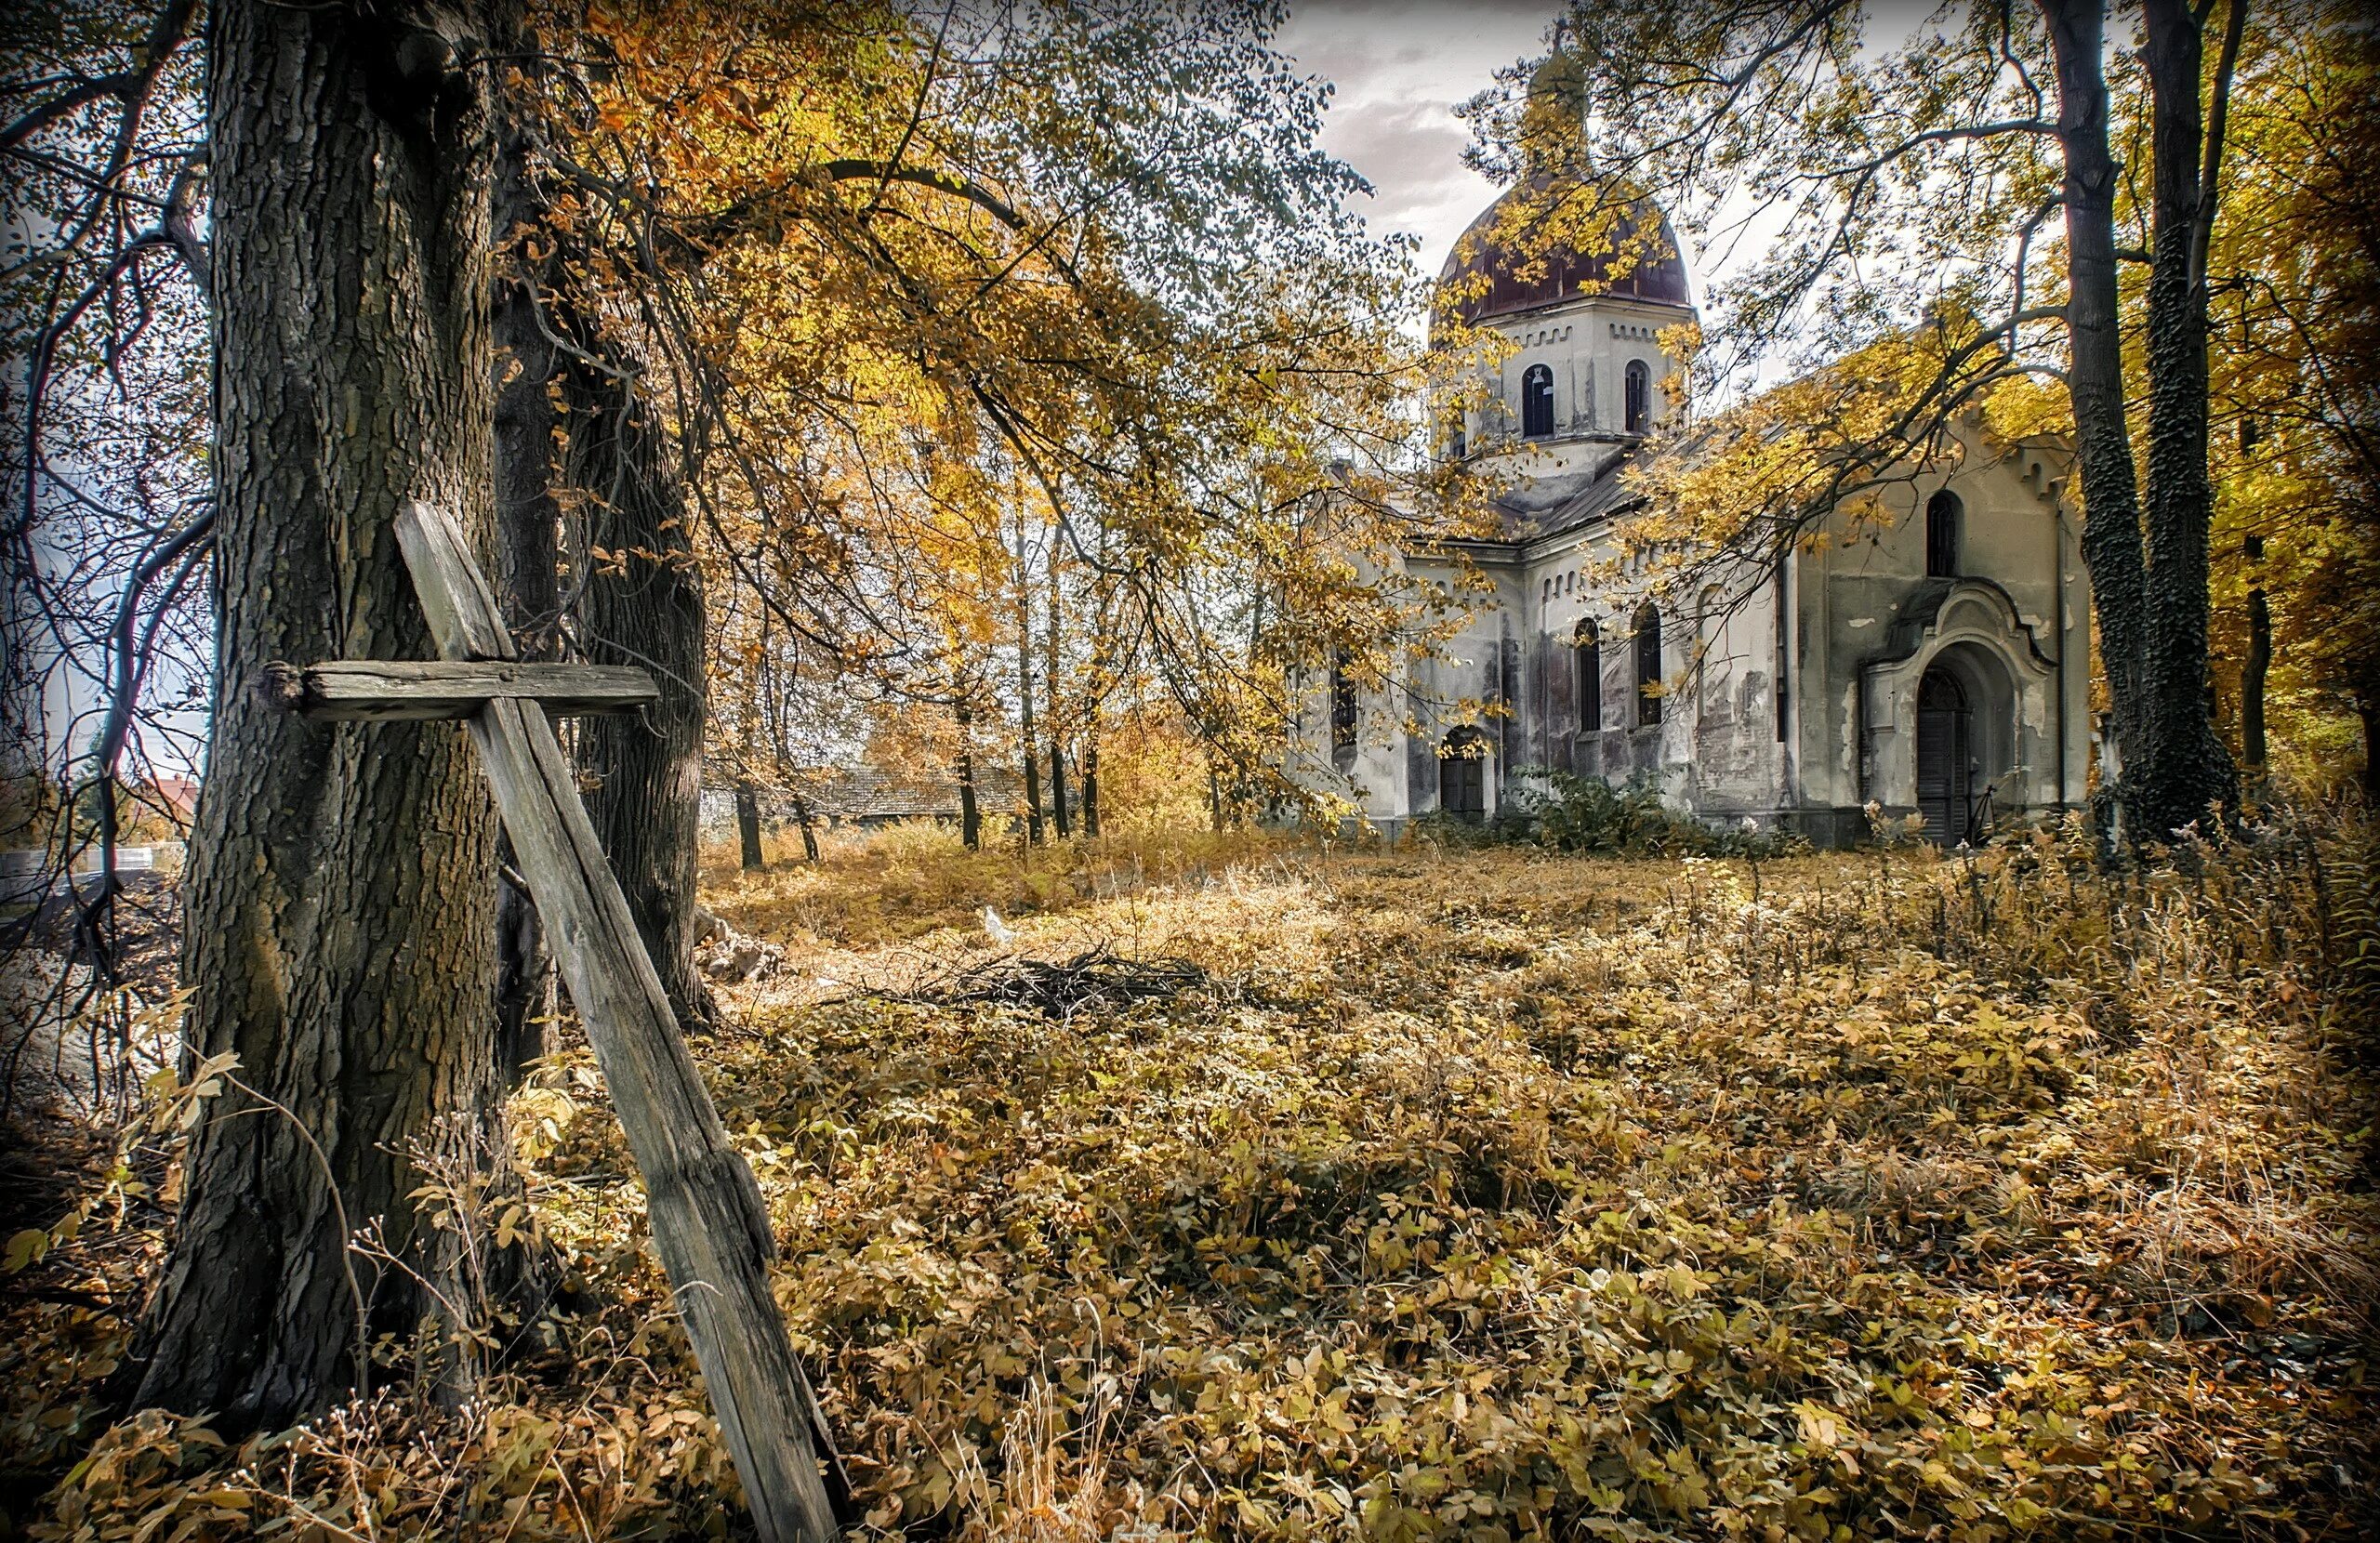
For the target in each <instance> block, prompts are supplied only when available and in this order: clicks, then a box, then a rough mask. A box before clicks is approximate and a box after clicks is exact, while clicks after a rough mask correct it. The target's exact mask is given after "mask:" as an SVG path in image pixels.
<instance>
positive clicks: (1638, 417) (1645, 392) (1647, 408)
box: [1628, 359, 1653, 434]
mask: <svg viewBox="0 0 2380 1543" xmlns="http://www.w3.org/2000/svg"><path fill="white" fill-rule="evenodd" d="M1652 426H1653V372H1652V371H1650V370H1648V369H1646V367H1645V362H1644V361H1643V360H1641V359H1632V360H1630V361H1629V362H1628V431H1629V432H1630V433H1632V434H1641V433H1643V432H1644V431H1645V430H1646V429H1649V428H1651V427H1652Z"/></svg>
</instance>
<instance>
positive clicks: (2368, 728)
mask: <svg viewBox="0 0 2380 1543" xmlns="http://www.w3.org/2000/svg"><path fill="white" fill-rule="evenodd" d="M2356 715H2357V716H2358V717H2360V718H2361V719H2363V807H2364V808H2366V809H2380V695H2367V696H2365V697H2363V698H2362V699H2361V700H2360V702H2358V703H2357V704H2356Z"/></svg>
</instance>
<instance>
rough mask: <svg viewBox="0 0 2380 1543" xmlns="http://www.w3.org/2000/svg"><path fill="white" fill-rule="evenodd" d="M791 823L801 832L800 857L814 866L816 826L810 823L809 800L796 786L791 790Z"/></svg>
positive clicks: (816, 852) (816, 847)
mask: <svg viewBox="0 0 2380 1543" xmlns="http://www.w3.org/2000/svg"><path fill="white" fill-rule="evenodd" d="M793 823H794V824H795V825H796V826H797V827H798V828H799V829H800V832H801V855H802V859H803V860H804V861H805V862H808V863H810V864H813V866H814V865H815V864H817V862H818V827H817V826H816V825H814V824H812V823H811V819H810V800H809V799H807V798H803V797H802V796H801V789H800V787H798V786H797V787H796V788H795V789H794V790H793Z"/></svg>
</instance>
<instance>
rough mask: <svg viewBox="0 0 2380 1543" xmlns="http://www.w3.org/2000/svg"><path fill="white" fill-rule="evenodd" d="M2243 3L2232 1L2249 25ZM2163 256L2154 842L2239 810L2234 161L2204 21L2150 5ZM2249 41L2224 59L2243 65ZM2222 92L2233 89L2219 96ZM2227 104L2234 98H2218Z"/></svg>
mask: <svg viewBox="0 0 2380 1543" xmlns="http://www.w3.org/2000/svg"><path fill="white" fill-rule="evenodd" d="M2241 3H2242V0H2232V6H2231V17H2232V21H2233V24H2234V25H2235V26H2236V25H2237V24H2238V21H2239V20H2240V19H2241V16H2242V15H2243V14H2244V13H2243V12H2242V11H2241V8H2240V7H2241ZM2144 20H2145V21H2146V23H2147V25H2146V28H2145V32H2144V36H2145V40H2146V46H2145V47H2144V48H2143V49H2142V58H2143V60H2144V62H2145V63H2146V64H2147V66H2148V72H2149V98H2150V102H2151V108H2152V112H2151V116H2152V120H2153V121H2152V126H2151V149H2150V161H2151V178H2150V180H2151V186H2152V190H2153V203H2154V213H2153V221H2152V231H2153V242H2154V244H2153V247H2152V250H2151V252H2150V262H2149V297H2148V311H2149V328H2148V331H2149V467H2148V471H2149V475H2148V479H2147V492H2148V509H2147V515H2148V526H2149V566H2148V574H2147V587H2146V588H2145V590H2144V591H2143V601H2144V609H2143V614H2142V617H2141V623H2142V626H2141V647H2142V649H2143V651H2144V652H2143V654H2142V657H2141V666H2142V673H2143V675H2144V676H2145V677H2146V679H2145V682H2144V684H2145V685H2146V688H2147V699H2148V700H2147V705H2146V709H2145V711H2146V718H2147V722H2146V725H2145V727H2146V730H2147V735H2146V737H2147V738H2148V740H2149V745H2150V749H2149V759H2150V762H2151V764H2152V765H2153V766H2154V768H2155V772H2156V774H2155V775H2154V776H2153V777H2152V778H2149V780H2148V781H2147V783H2146V784H2145V785H2142V786H2140V787H2139V788H2138V789H2137V790H2136V791H2135V794H2134V797H2133V800H2132V802H2133V808H2134V811H2135V814H2136V815H2137V816H2138V818H2139V820H2140V823H2141V824H2142V825H2143V826H2144V827H2145V829H2144V830H2143V831H2142V834H2143V835H2145V836H2147V837H2149V838H2151V839H2153V840H2162V839H2164V838H2165V837H2166V836H2167V833H2168V832H2170V831H2174V830H2177V829H2179V828H2181V827H2182V826H2184V825H2187V824H2191V823H2193V822H2203V821H2204V820H2206V819H2207V818H2208V813H2207V811H2208V806H2209V805H2210V804H2220V805H2222V806H2223V807H2224V808H2225V809H2232V808H2234V807H2236V806H2237V804H2238V803H2239V800H2240V783H2239V774H2238V772H2237V770H2236V768H2234V767H2233V765H2232V763H2231V754H2230V752H2229V751H2228V750H2227V749H2226V748H2225V747H2224V745H2223V741H2222V738H2221V736H2219V735H2218V734H2217V733H2216V732H2215V726H2214V724H2213V723H2212V722H2211V721H2210V720H2209V719H2208V716H2207V713H2206V710H2205V703H2206V679H2207V663H2208V661H2207V609H2208V604H2207V533H2208V530H2209V528H2210V527H2211V526H2212V525H2213V523H2214V514H2215V489H2214V485H2213V483H2212V482H2211V481H2210V480H2209V478H2208V476H2207V467H2206V443H2207V426H2206V420H2207V400H2206V393H2207V370H2206V341H2207V324H2206V275H2205V270H2204V269H2205V250H2206V246H2205V235H2206V232H2207V231H2208V229H2209V227H2210V226H2211V225H2212V224H2213V221H2214V218H2215V187H2216V176H2215V174H2216V171H2217V169H2218V167H2219V165H2220V161H2221V155H2222V135H2221V127H2220V123H2221V118H2220V109H2219V107H2218V112H2217V117H2216V120H2215V128H2214V130H2213V132H2212V133H2210V131H2209V125H2208V122H2207V120H2206V118H2205V115H2204V114H2203V112H2202V110H2201V93H2202V89H2203V76H2204V74H2205V68H2206V59H2205V48H2204V46H2203V41H2202V38H2201V35H2200V32H2199V20H2198V18H2197V17H2195V16H2193V15H2192V14H2191V12H2190V8H2189V7H2188V6H2187V5H2184V4H2182V3H2180V0H2148V4H2147V6H2146V7H2145V12H2144ZM2236 47H2237V42H2236V39H2234V40H2233V42H2232V44H2231V46H2230V47H2227V48H2226V49H2225V50H2224V59H2223V68H2224V70H2226V71H2228V68H2229V66H2230V60H2231V58H2232V54H2233V50H2234V49H2236ZM2218 89H2220V86H2218ZM2221 100H2222V97H2221V96H2219V95H2218V97H2217V101H2218V103H2220V101H2221Z"/></svg>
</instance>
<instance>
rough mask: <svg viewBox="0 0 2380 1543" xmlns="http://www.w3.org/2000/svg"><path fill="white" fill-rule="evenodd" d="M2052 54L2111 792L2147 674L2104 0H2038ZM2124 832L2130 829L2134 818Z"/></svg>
mask: <svg viewBox="0 0 2380 1543" xmlns="http://www.w3.org/2000/svg"><path fill="white" fill-rule="evenodd" d="M2040 4H2041V7H2042V11H2043V16H2044V17H2045V18H2046V20H2048V23H2049V33H2050V44H2051V47H2052V50H2053V51H2054V53H2055V55H2056V61H2057V88H2058V117H2057V132H2058V139H2059V142H2060V144H2061V145H2062V146H2063V148H2064V152H2065V158H2066V179H2065V189H2064V196H2065V200H2066V244H2067V281H2068V283H2067V288H2068V295H2067V302H2066V329H2067V337H2068V347H2069V354H2070V358H2069V361H2068V364H2067V392H2068V396H2069V401H2070V402H2071V403H2072V405H2073V409H2074V438H2075V450H2076V454H2077V456H2078V458H2079V460H2080V462H2081V466H2080V470H2081V476H2082V483H2083V562H2084V563H2085V564H2086V565H2087V566H2088V567H2089V569H2090V571H2091V599H2092V601H2093V603H2094V605H2095V606H2096V608H2097V612H2098V621H2099V654H2100V662H2101V664H2102V665H2103V666H2104V667H2105V668H2106V671H2107V678H2108V697H2109V707H2110V717H2111V719H2112V720H2113V721H2112V725H2111V726H2112V729H2113V732H2114V734H2115V741H2116V747H2117V749H2118V751H2119V752H2120V754H2121V757H2122V768H2123V770H2122V776H2121V778H2120V781H2121V783H2122V789H2120V790H2119V791H2120V796H2121V801H2122V802H2124V803H2126V804H2128V803H2129V802H2130V795H2131V794H2132V792H2133V790H2135V789H2138V788H2140V787H2142V786H2144V785H2148V784H2149V783H2152V782H2153V781H2154V780H2155V778H2156V776H2157V768H2156V764H2155V759H2154V757H2153V754H2152V748H2151V746H2150V745H2149V744H2148V743H2147V740H2146V737H2145V735H2144V732H2143V730H2144V721H2143V720H2144V717H2145V715H2144V711H2143V708H2144V706H2145V700H2146V697H2147V694H2148V691H2147V687H2148V682H2147V679H2146V675H2145V670H2144V665H2143V660H2142V653H2143V649H2144V646H2145V638H2144V630H2143V629H2144V622H2143V617H2142V611H2143V599H2142V597H2143V593H2144V590H2145V586H2146V574H2145V572H2144V569H2145V560H2144V558H2143V555H2142V550H2141V541H2140V489H2139V481H2138V475H2139V473H2138V468H2136V467H2135V464H2134V462H2133V456H2132V438H2131V430H2130V429H2129V426H2128V425H2127V424H2126V423H2125V421H2124V401H2123V339H2122V334H2121V332H2120V331H2119V329H2118V324H2117V323H2118V318H2117V310H2116V238H2115V194H2116V164H2115V157H2114V156H2113V155H2112V154H2111V153H2110V152H2109V148H2108V82H2107V73H2106V67H2105V65H2104V63H2103V61H2102V57H2101V48H2102V46H2103V44H2104V32H2105V21H2106V18H2105V15H2104V9H2105V0H2040ZM2134 828H2135V834H2137V833H2138V831H2139V827H2138V824H2137V823H2136V822H2135V826H2134Z"/></svg>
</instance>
